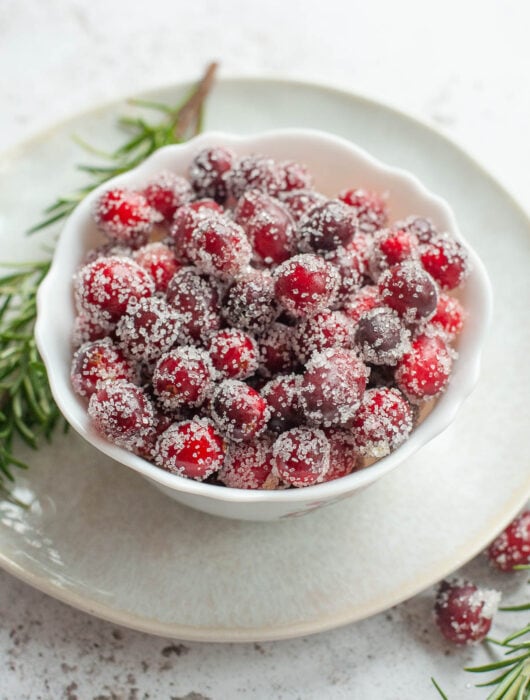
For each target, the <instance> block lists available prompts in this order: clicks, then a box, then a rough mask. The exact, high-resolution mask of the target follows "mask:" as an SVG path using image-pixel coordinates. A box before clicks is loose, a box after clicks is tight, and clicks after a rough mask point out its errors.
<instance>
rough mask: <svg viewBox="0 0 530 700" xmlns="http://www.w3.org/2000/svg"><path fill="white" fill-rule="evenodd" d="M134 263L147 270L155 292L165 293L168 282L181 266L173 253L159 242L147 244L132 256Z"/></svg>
mask: <svg viewBox="0 0 530 700" xmlns="http://www.w3.org/2000/svg"><path fill="white" fill-rule="evenodd" d="M133 260H134V262H136V263H138V265H140V267H143V268H144V270H147V272H149V274H150V275H151V277H152V278H153V279H154V281H155V288H156V291H157V292H163V293H164V292H166V290H167V286H168V284H169V281H170V280H171V278H172V277H173V275H174V274H175V272H176V271H177V270H179V269H180V268H181V267H182V265H181V264H180V263H179V262H178V260H177V258H176V257H175V254H174V252H173V251H172V250H171V248H169V247H168V246H167V245H165V244H164V243H161V242H156V243H148V244H147V245H145V246H143V247H142V248H139V249H138V250H136V251H135V252H134V254H133Z"/></svg>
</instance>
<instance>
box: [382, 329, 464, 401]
mask: <svg viewBox="0 0 530 700" xmlns="http://www.w3.org/2000/svg"><path fill="white" fill-rule="evenodd" d="M452 364H453V358H452V353H451V351H450V349H449V347H448V346H447V344H446V342H445V341H444V339H443V338H442V337H441V336H440V335H437V334H432V335H431V334H426V333H424V334H422V335H419V336H417V337H416V338H415V339H414V340H413V341H412V345H411V349H410V351H409V352H408V353H406V354H405V355H404V356H403V358H402V359H401V360H400V361H399V362H398V365H397V370H396V374H395V377H396V384H397V387H398V389H400V390H401V391H402V392H403V393H404V394H405V396H406V397H407V398H408V399H409V400H410V401H412V402H414V403H419V402H421V401H426V400H428V399H432V398H434V397H435V396H438V395H439V394H440V393H441V392H442V391H443V390H444V389H445V387H446V386H447V384H448V382H449V377H450V374H451V367H452Z"/></svg>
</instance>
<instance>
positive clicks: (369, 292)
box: [342, 284, 383, 323]
mask: <svg viewBox="0 0 530 700" xmlns="http://www.w3.org/2000/svg"><path fill="white" fill-rule="evenodd" d="M382 303H383V302H382V301H381V297H380V296H379V289H378V288H377V287H376V286H375V285H369V284H368V285H366V286H365V287H362V288H361V289H360V290H359V291H358V292H357V293H356V294H355V295H354V296H353V297H352V298H351V299H350V300H349V301H348V302H347V303H346V304H345V305H344V308H343V309H342V311H343V313H345V314H346V316H347V317H348V318H349V319H350V321H353V323H358V321H359V319H360V318H361V316H362V315H363V314H364V313H366V312H367V311H370V309H375V308H376V307H378V306H381V305H382Z"/></svg>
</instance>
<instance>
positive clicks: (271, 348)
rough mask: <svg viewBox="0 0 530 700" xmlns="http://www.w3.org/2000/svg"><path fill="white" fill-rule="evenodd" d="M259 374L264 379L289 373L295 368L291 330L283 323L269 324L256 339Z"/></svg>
mask: <svg viewBox="0 0 530 700" xmlns="http://www.w3.org/2000/svg"><path fill="white" fill-rule="evenodd" d="M257 341H258V347H259V356H260V360H259V373H260V374H261V375H262V376H264V377H275V376H276V375H277V374H284V373H287V372H291V371H292V370H293V369H294V368H295V363H296V361H295V357H294V351H293V328H292V327H291V326H286V325H285V324H284V323H279V322H277V323H271V325H270V326H269V327H268V329H267V330H266V331H265V333H263V334H262V335H260V336H259V337H258V339H257Z"/></svg>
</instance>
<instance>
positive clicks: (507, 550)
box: [487, 510, 530, 571]
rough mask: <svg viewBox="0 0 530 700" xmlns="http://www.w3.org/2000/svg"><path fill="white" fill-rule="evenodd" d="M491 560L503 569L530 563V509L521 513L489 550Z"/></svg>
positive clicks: (511, 568) (510, 569)
mask: <svg viewBox="0 0 530 700" xmlns="http://www.w3.org/2000/svg"><path fill="white" fill-rule="evenodd" d="M487 554H488V558H489V560H490V562H491V563H492V564H493V565H494V566H495V567H496V568H497V569H500V570H501V571H513V567H514V566H520V565H527V564H530V510H526V511H524V513H521V515H519V516H518V517H517V518H516V519H515V520H514V521H513V522H511V523H510V524H509V525H508V527H507V528H506V529H505V530H504V531H503V532H501V534H500V535H499V536H498V537H497V538H495V539H494V540H493V542H492V543H491V544H490V546H489V547H488V550H487Z"/></svg>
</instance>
